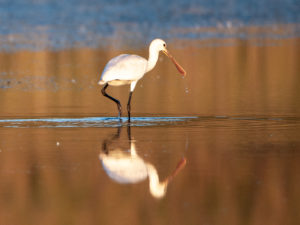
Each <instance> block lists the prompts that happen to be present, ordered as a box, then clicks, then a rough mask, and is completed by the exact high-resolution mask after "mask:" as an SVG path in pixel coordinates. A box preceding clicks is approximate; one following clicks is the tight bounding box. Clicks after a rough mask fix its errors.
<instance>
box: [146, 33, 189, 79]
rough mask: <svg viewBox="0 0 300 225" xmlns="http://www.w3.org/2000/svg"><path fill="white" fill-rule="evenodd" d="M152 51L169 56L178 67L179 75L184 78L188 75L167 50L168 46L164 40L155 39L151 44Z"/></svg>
mask: <svg viewBox="0 0 300 225" xmlns="http://www.w3.org/2000/svg"><path fill="white" fill-rule="evenodd" d="M152 49H153V50H154V51H157V52H160V51H162V52H163V53H164V54H165V55H166V56H168V57H169V58H170V59H171V60H172V62H173V63H174V65H175V66H176V68H177V70H178V71H179V73H181V74H182V75H183V76H185V75H186V72H185V70H184V69H183V68H182V67H181V66H180V65H179V64H178V62H177V61H176V60H175V58H174V57H173V56H172V55H171V54H170V52H169V51H168V50H167V44H166V42H165V41H164V40H162V39H158V38H157V39H154V40H153V41H152V42H151V44H150V50H152Z"/></svg>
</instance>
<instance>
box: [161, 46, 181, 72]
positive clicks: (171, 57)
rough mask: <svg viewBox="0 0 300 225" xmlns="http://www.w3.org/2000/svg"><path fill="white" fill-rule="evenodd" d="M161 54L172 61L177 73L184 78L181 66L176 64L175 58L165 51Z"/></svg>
mask: <svg viewBox="0 0 300 225" xmlns="http://www.w3.org/2000/svg"><path fill="white" fill-rule="evenodd" d="M163 53H165V54H166V55H167V56H168V57H169V58H170V59H171V60H172V62H173V63H174V65H175V66H176V68H177V70H178V71H179V73H181V74H182V75H183V76H185V75H186V72H185V70H184V69H183V68H182V66H180V65H179V64H178V62H177V61H176V60H175V58H174V57H173V56H172V55H171V54H170V53H169V52H168V51H167V50H165V51H163Z"/></svg>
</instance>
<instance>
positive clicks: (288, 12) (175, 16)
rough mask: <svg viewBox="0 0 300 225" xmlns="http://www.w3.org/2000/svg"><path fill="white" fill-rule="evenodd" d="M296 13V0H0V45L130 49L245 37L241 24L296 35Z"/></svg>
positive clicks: (279, 34)
mask: <svg viewBox="0 0 300 225" xmlns="http://www.w3.org/2000/svg"><path fill="white" fill-rule="evenodd" d="M299 12H300V4H299V1H298V0H278V1H274V0H259V1H258V0H243V1H233V0H210V1H207V0H173V1H169V0H144V1H138V0H132V1H121V0H110V1H105V0H85V1H82V0H59V1H58V0H42V1H36V0H27V1H24V0H13V1H11V0H2V1H0V49H5V50H14V49H20V48H29V49H37V50H38V49H41V48H52V49H60V48H69V47H78V46H91V47H99V46H100V47H105V46H106V45H107V44H108V43H110V44H113V45H114V47H118V46H122V45H125V44H126V45H127V46H128V45H130V46H133V47H136V46H144V45H145V43H148V42H149V41H150V40H152V39H153V38H154V37H162V38H164V39H173V38H180V39H182V38H192V39H205V38H231V37H238V38H247V36H248V35H249V34H248V33H247V32H245V31H244V29H243V28H244V27H247V26H269V27H270V29H267V30H264V31H262V32H258V34H253V33H252V34H250V36H254V37H257V36H258V37H274V38H282V37H283V38H284V37H299V36H300V27H299V23H300V13H299ZM278 25H280V26H278ZM282 25H283V26H282ZM285 25H288V26H285ZM282 27H283V30H282ZM203 28H204V29H203ZM205 28H216V30H211V29H205Z"/></svg>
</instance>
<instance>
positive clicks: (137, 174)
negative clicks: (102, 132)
mask: <svg viewBox="0 0 300 225" xmlns="http://www.w3.org/2000/svg"><path fill="white" fill-rule="evenodd" d="M129 129H130V128H129ZM103 146H104V149H103V152H101V153H100V154H99V159H100V161H101V162H102V165H103V168H104V170H105V171H106V173H107V175H108V176H109V177H110V178H111V179H112V180H114V181H116V182H118V183H125V184H127V183H138V182H140V181H143V180H145V179H146V178H147V177H149V188H150V193H151V195H152V196H153V197H155V198H161V197H163V196H164V195H165V194H166V191H167V186H168V184H169V182H170V181H171V180H172V179H173V178H174V177H175V176H176V175H177V174H178V173H179V171H180V170H182V169H183V168H184V167H185V164H186V159H185V158H182V159H181V160H180V161H179V162H178V164H177V166H176V168H175V170H174V171H173V172H172V173H171V174H170V175H169V176H168V177H167V178H166V179H165V180H164V181H160V180H159V176H158V174H157V170H156V169H155V167H154V166H153V165H152V164H150V163H147V162H145V161H144V160H143V159H142V158H141V157H139V156H138V155H137V153H136V147H135V144H134V141H133V140H131V139H130V149H129V151H130V152H129V153H128V152H125V151H122V149H120V148H116V149H113V150H110V151H108V150H107V144H103Z"/></svg>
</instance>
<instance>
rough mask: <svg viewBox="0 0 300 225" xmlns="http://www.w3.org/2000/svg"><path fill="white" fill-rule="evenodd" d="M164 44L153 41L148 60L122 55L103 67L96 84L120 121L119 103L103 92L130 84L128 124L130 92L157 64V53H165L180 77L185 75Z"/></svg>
mask: <svg viewBox="0 0 300 225" xmlns="http://www.w3.org/2000/svg"><path fill="white" fill-rule="evenodd" d="M166 47H167V45H166V42H164V41H163V40H161V39H154V40H153V41H152V42H151V44H150V46H149V58H148V60H146V59H144V58H143V57H141V56H138V55H128V54H122V55H119V56H116V57H114V58H112V59H111V60H110V61H109V62H108V63H107V64H106V66H105V68H104V70H103V72H102V75H101V78H100V81H99V82H98V84H100V85H104V87H103V88H102V90H101V92H102V94H103V95H104V96H105V97H107V98H109V99H111V100H112V101H114V102H115V103H116V104H117V106H118V110H119V118H120V120H121V115H122V107H121V104H120V101H119V100H118V99H115V98H113V97H111V96H110V95H108V94H107V93H106V92H105V90H106V88H107V87H108V86H109V85H111V86H120V85H124V84H130V93H129V98H128V103H127V111H128V122H130V108H131V107H130V102H131V97H132V92H133V90H134V88H135V85H136V83H137V82H138V81H139V79H141V78H142V77H143V76H144V75H145V73H147V72H149V71H150V70H152V69H153V68H154V66H155V64H156V63H157V60H158V55H159V52H160V51H162V52H163V53H165V54H166V55H167V56H168V57H169V58H170V59H171V60H172V62H173V63H174V64H175V66H176V68H177V69H178V71H179V72H180V73H181V74H182V75H186V72H185V70H184V69H183V68H182V67H181V66H180V65H179V64H178V63H177V62H176V60H175V59H174V58H173V56H172V55H171V54H170V53H169V52H168V50H167V48H166Z"/></svg>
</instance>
